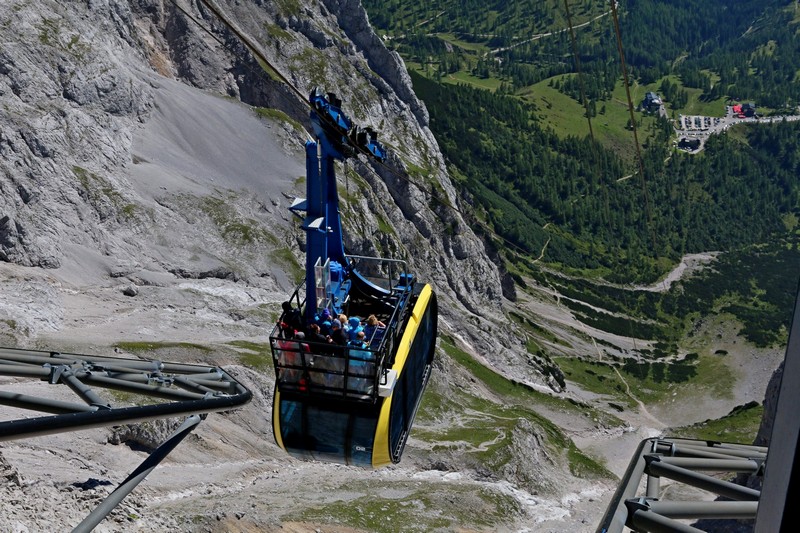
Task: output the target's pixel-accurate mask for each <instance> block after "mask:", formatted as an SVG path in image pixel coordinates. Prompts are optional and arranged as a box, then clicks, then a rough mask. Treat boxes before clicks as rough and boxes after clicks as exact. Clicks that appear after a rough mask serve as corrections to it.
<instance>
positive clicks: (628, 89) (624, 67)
mask: <svg viewBox="0 0 800 533" xmlns="http://www.w3.org/2000/svg"><path fill="white" fill-rule="evenodd" d="M611 17H612V19H613V20H614V33H615V34H616V37H617V50H618V51H619V60H620V63H621V64H622V79H623V84H624V85H625V94H626V95H627V97H628V112H629V113H630V118H631V129H632V130H633V140H634V144H635V145H636V159H637V160H638V162H639V173H640V175H641V177H642V197H643V199H644V206H645V211H646V212H647V221H648V224H649V226H650V236H651V238H652V240H653V253H656V234H655V228H654V224H653V212H652V211H651V209H650V198H649V197H648V195H647V183H646V181H645V176H644V159H643V158H642V148H641V146H640V145H639V134H638V133H637V130H636V117H635V116H634V114H633V100H632V99H631V87H630V81H629V78H628V67H627V65H626V64H625V51H624V50H623V47H622V34H621V33H620V30H619V17H618V16H617V1H616V0H611Z"/></svg>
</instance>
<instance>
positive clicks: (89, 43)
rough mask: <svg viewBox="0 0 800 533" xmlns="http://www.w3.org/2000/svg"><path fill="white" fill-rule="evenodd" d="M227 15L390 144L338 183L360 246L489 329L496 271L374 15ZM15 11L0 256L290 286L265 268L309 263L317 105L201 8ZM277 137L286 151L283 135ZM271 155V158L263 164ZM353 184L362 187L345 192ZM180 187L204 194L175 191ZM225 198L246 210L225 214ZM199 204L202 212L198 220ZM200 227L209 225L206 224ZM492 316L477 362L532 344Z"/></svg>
mask: <svg viewBox="0 0 800 533" xmlns="http://www.w3.org/2000/svg"><path fill="white" fill-rule="evenodd" d="M219 7H220V8H222V9H223V11H225V12H226V13H228V15H229V16H230V18H232V19H233V20H234V21H236V22H237V24H238V25H239V26H240V27H241V29H242V31H243V32H245V33H246V34H247V35H248V36H250V37H251V38H252V39H253V40H254V41H255V42H256V43H258V46H259V47H260V48H261V49H262V50H263V52H264V54H265V55H266V57H268V58H269V59H270V61H271V62H272V64H273V65H274V66H275V67H276V68H277V69H278V70H280V71H281V72H282V73H283V74H284V75H285V76H286V77H287V78H288V79H289V81H290V82H291V83H292V85H294V87H296V88H297V89H298V90H299V91H300V92H301V93H304V94H305V93H307V92H309V91H310V89H311V88H312V87H314V86H323V87H325V88H326V89H328V90H332V91H334V92H336V93H337V94H339V95H340V96H341V98H342V99H343V100H344V102H345V104H344V107H345V109H346V110H347V111H348V112H349V113H350V114H351V116H352V117H353V118H354V119H355V120H356V121H358V122H359V123H361V124H363V125H371V126H373V127H375V128H376V129H378V130H379V131H380V133H381V135H382V140H383V141H384V142H385V143H386V144H387V145H388V146H389V147H390V148H391V157H390V161H389V163H390V164H389V166H381V167H376V166H374V165H371V164H368V163H365V162H362V161H353V162H351V163H348V166H347V170H346V172H345V171H340V174H341V175H342V182H343V184H344V185H345V186H348V185H350V186H352V188H353V190H354V194H350V195H346V197H347V199H348V204H347V205H346V206H344V209H345V210H346V215H347V216H346V220H345V223H346V224H347V228H346V230H347V235H348V241H347V245H348V247H349V249H350V250H351V252H352V253H359V254H367V255H391V256H394V257H403V258H405V259H407V260H408V261H409V262H410V263H411V265H412V267H413V268H414V269H415V270H416V271H417V272H418V274H419V276H420V278H422V279H425V280H426V281H429V282H431V283H432V284H434V286H435V287H436V290H437V291H438V292H439V294H440V295H441V296H442V297H444V298H445V301H446V302H448V301H450V302H452V303H453V304H454V305H449V304H447V305H444V306H443V308H444V310H445V311H444V314H445V319H446V320H445V322H444V323H445V324H451V325H452V326H451V327H453V328H458V324H460V323H463V320H462V319H461V318H460V317H463V316H467V315H470V316H475V317H477V318H478V319H480V320H481V321H482V322H485V321H486V320H487V319H488V320H489V321H490V322H492V317H493V316H495V315H497V314H498V310H499V308H500V303H501V300H502V298H503V289H502V285H501V275H502V274H501V272H500V271H499V270H498V267H497V265H496V264H495V262H494V261H492V260H491V259H490V258H489V257H488V256H487V253H486V250H485V247H484V244H483V243H482V242H481V240H480V239H479V238H477V237H476V236H475V234H474V233H473V231H472V230H471V229H470V228H469V227H468V225H467V223H466V222H465V220H464V219H463V217H462V215H461V214H460V212H459V211H458V210H457V209H453V207H455V208H457V206H458V198H457V196H456V193H455V190H454V188H453V186H452V184H451V182H450V180H449V178H448V176H447V173H446V170H445V167H444V163H443V160H442V156H441V154H440V152H439V150H438V148H437V144H436V140H435V139H434V137H433V135H432V134H431V132H430V130H429V129H428V127H427V119H428V116H427V112H426V110H425V107H424V105H423V104H422V103H421V102H420V101H419V100H418V99H417V98H416V96H415V95H414V93H413V91H412V89H411V85H410V80H409V77H408V75H407V73H406V71H405V69H404V66H403V64H402V62H401V60H400V59H399V56H397V54H395V53H393V52H390V51H388V50H387V49H386V48H385V47H384V46H383V45H382V43H381V41H380V39H379V38H378V37H377V35H376V34H375V33H374V32H373V31H372V29H371V28H370V26H369V24H368V20H367V16H366V13H365V11H364V10H363V8H362V7H361V5H360V3H359V2H358V1H333V0H331V1H326V2H323V3H316V2H309V3H305V2H288V1H287V2H229V3H226V2H220V6H219ZM4 11H5V13H4V14H3V15H4V24H5V27H4V33H5V34H6V42H13V43H15V44H14V45H13V46H8V47H4V48H3V50H2V52H0V74H2V77H0V95H2V98H3V119H2V121H0V154H2V157H3V159H2V161H1V162H0V169H2V179H0V259H2V260H3V261H7V262H10V263H14V264H19V265H24V266H38V267H43V268H48V269H58V268H59V267H65V266H67V267H68V266H70V265H72V264H75V263H76V262H77V263H78V264H79V263H80V262H81V259H82V258H85V254H84V252H87V253H89V254H98V256H99V257H98V260H99V261H100V262H101V263H103V264H104V265H105V267H104V268H106V269H108V270H109V271H110V270H115V271H116V272H118V273H119V272H122V273H123V274H129V273H130V272H125V271H126V270H129V271H131V272H133V271H134V270H136V269H137V268H140V267H142V266H147V268H148V269H149V270H154V271H166V272H171V273H174V274H176V275H181V276H184V277H185V276H190V277H191V276H194V277H197V276H205V275H211V274H210V273H212V274H213V275H215V276H218V277H219V276H221V277H232V278H237V279H240V278H241V279H247V280H253V279H262V280H263V278H264V277H268V278H271V279H277V280H278V281H284V283H279V284H278V285H280V288H282V289H285V288H288V285H290V284H287V283H285V281H287V279H288V277H291V275H289V276H288V277H287V276H286V275H285V273H283V274H280V273H276V271H277V270H281V268H275V265H274V264H271V263H274V261H273V262H270V261H269V260H268V258H265V257H261V258H260V259H259V258H258V256H259V255H260V254H265V255H266V254H268V253H269V252H274V251H275V250H276V248H278V247H283V246H289V247H290V248H291V249H292V250H293V251H294V253H295V255H299V253H300V251H299V250H298V249H297V247H296V245H295V244H294V242H296V241H298V240H301V239H299V238H298V235H297V234H296V232H295V230H294V229H293V227H292V226H293V224H291V223H289V224H287V220H286V217H285V216H284V215H283V214H282V213H280V212H279V211H280V209H282V207H283V206H284V205H286V203H287V200H286V197H287V196H291V195H292V194H294V193H297V192H301V191H298V190H297V187H296V186H295V183H294V181H295V179H296V178H297V177H298V176H300V175H302V174H303V171H302V168H298V162H299V163H300V164H302V159H300V158H299V157H298V155H299V154H300V152H299V148H300V147H301V146H302V143H303V137H304V136H305V134H304V132H303V131H302V130H299V129H298V128H297V127H293V126H291V124H292V123H293V121H296V122H297V123H300V124H306V123H307V114H308V110H307V108H306V107H305V106H304V105H303V104H302V102H301V101H300V100H299V98H298V97H297V96H296V95H295V94H293V93H292V91H291V90H289V89H288V87H287V86H286V85H285V84H283V83H281V82H280V81H277V80H276V78H275V76H274V75H273V76H270V75H268V74H267V73H265V71H264V69H263V68H261V66H260V65H259V63H258V61H256V60H255V59H254V58H253V56H252V55H251V54H250V53H249V52H248V51H247V49H246V48H244V47H243V46H242V45H241V43H240V42H238V40H237V39H235V37H234V36H233V35H232V34H231V33H230V32H229V31H228V30H227V29H226V28H225V27H224V26H223V25H222V24H221V23H220V22H219V21H218V20H217V19H216V18H215V17H214V16H213V15H212V14H210V13H209V12H208V10H207V9H205V8H204V7H203V6H201V5H199V4H196V5H195V4H193V5H191V9H190V11H189V13H190V14H191V15H187V14H184V13H182V12H181V11H179V10H177V9H176V8H175V6H174V5H173V4H172V3H171V2H168V1H159V0H139V1H136V2H123V1H89V2H78V1H75V2H68V3H58V2H47V1H45V2H36V3H34V2H22V1H20V2H13V3H12V5H9V6H6V8H5V9H4ZM190 16H191V17H194V18H195V20H194V21H193V20H191V19H190ZM206 30H208V32H207V31H206ZM220 43H224V45H223V44H220ZM175 81H178V82H179V83H178V84H176V83H175ZM185 87H194V88H197V89H201V90H204V91H206V92H207V93H208V94H217V95H219V98H221V97H222V96H224V95H227V96H230V97H233V98H235V99H240V100H241V101H243V102H245V103H246V104H249V105H252V106H257V107H269V108H273V109H278V110H280V111H282V113H284V114H285V115H282V116H284V118H286V117H288V119H287V120H283V119H278V120H277V122H276V123H275V126H276V128H277V129H272V126H271V125H270V126H269V129H272V132H269V131H266V130H265V127H264V124H263V122H261V127H259V126H257V125H256V126H250V124H253V123H256V124H257V123H258V122H259V121H257V120H255V117H254V116H248V117H247V118H245V117H244V116H242V117H240V118H241V121H240V122H239V123H237V124H236V125H234V126H230V125H225V126H223V125H222V124H221V122H223V121H225V120H226V119H229V118H230V117H229V116H226V115H229V114H230V112H228V111H219V112H215V111H213V110H215V109H218V108H221V107H222V102H212V101H211V100H213V98H212V99H210V98H208V97H205V96H198V97H197V98H199V99H200V100H202V102H201V101H199V100H198V101H197V102H194V103H192V104H189V102H191V101H192V99H193V98H194V96H190V93H189V92H186V89H185ZM192 94H195V93H192ZM239 113H246V110H243V109H239ZM206 114H208V115H209V116H205V117H204V115H206ZM215 124H217V125H219V128H223V127H227V128H231V127H233V128H235V129H238V131H232V132H230V133H232V134H233V135H234V137H225V138H222V139H220V138H216V139H215V138H201V135H200V133H199V132H200V131H201V128H208V126H212V127H213V125H215ZM276 131H277V132H278V134H277V136H278V137H279V140H278V141H277V142H271V141H270V139H271V138H274V137H276V135H275V134H274V133H273V132H276ZM215 133H217V134H219V133H220V132H219V131H217V132H215ZM263 143H266V144H268V145H269V144H272V145H273V146H272V147H271V148H270V150H267V151H266V153H265V150H264V149H263V148H261V147H260V144H263ZM276 160H280V162H276ZM353 171H355V172H356V173H357V174H358V176H356V175H355V174H353V175H352V183H350V178H349V177H348V176H350V173H352V172H353ZM159 173H160V174H159ZM165 176H168V177H169V178H170V179H165ZM172 178H175V179H172ZM160 180H163V181H164V182H169V183H162V184H158V182H159V181H160ZM176 180H177V181H181V180H183V181H186V180H189V181H191V180H194V181H193V183H191V184H188V183H184V185H185V187H184V186H176V187H173V186H172V184H173V183H174V182H175V181H176ZM215 180H216V181H215ZM223 189H227V190H225V191H224V192H223ZM230 191H235V193H234V194H235V195H236V200H237V201H236V202H230V201H224V200H225V198H224V196H225V194H227V193H229V192H230ZM349 192H350V191H349ZM434 194H435V195H436V197H437V198H440V199H441V200H442V201H438V202H437V201H436V200H435V199H434V198H433V197H432V196H433V195H434ZM214 198H216V200H214ZM218 201H222V204H220V205H216V204H217V203H219V202H218ZM198 207H199V211H200V212H201V213H203V212H204V213H205V214H206V215H207V216H206V217H200V218H198V217H196V216H193V215H189V214H188V213H190V212H191V211H198ZM220 209H221V210H223V211H225V212H224V213H219V212H212V211H215V210H217V211H219V210H220ZM225 218H227V219H233V220H234V222H231V223H235V221H236V220H238V221H239V223H241V221H242V220H244V221H246V222H247V223H252V224H254V227H253V229H254V230H257V231H255V233H252V232H251V234H248V235H245V236H244V237H242V236H241V235H240V236H239V237H240V238H239V239H238V242H236V239H230V238H226V237H230V236H231V232H230V228H229V229H228V230H226V229H225V227H224V226H226V224H227V225H230V224H229V222H230V220H223V219H225ZM206 222H210V225H211V226H212V227H209V228H204V229H200V228H199V226H198V224H201V223H206ZM213 226H215V227H213ZM220 226H223V227H220ZM165 228H170V231H169V232H166V231H164V229H165ZM176 230H177V231H176ZM220 230H221V231H220ZM259 232H263V234H264V235H267V234H270V235H273V236H276V235H280V236H285V235H289V234H292V233H293V232H295V233H294V238H292V239H287V238H281V239H279V243H278V245H276V244H275V243H274V242H273V243H269V242H266V241H267V239H266V237H264V238H261V239H259V238H256V239H253V238H252V237H253V235H256V236H258V235H260V233H259ZM153 240H155V241H159V240H160V241H161V242H160V245H159V246H156V247H154V246H151V243H152V241H153ZM272 240H273V241H274V239H272ZM186 242H192V243H193V244H194V247H195V248H199V249H201V251H200V252H199V253H198V251H197V250H194V251H192V250H189V249H188V248H187V246H186V245H185V243H186ZM242 248H246V249H247V254H246V255H247V256H248V257H247V259H246V260H241V254H240V251H241V249H242ZM209 250H214V253H210V252H209ZM167 251H168V252H169V253H163V252H167ZM232 256H233V257H237V258H238V259H237V260H236V261H233V260H232ZM192 258H195V259H192ZM234 263H235V264H234ZM283 270H285V268H284V269H283ZM267 273H269V275H268V276H265V274H267ZM276 288H277V286H276ZM495 322H496V323H495V329H496V331H495V332H494V333H493V334H492V337H491V339H490V338H489V337H487V336H485V335H481V334H480V333H479V330H481V329H487V328H475V327H474V326H473V327H469V328H465V329H466V331H467V335H466V338H469V339H470V340H471V341H472V342H473V343H474V345H475V348H476V349H477V350H479V351H485V350H487V348H489V347H490V346H492V345H494V344H497V343H502V344H505V345H507V348H510V349H512V350H513V349H516V348H519V347H520V343H519V342H516V341H515V340H514V336H513V333H512V332H511V331H510V330H509V329H508V328H506V327H504V326H503V325H502V323H501V322H500V321H495ZM459 329H460V328H459Z"/></svg>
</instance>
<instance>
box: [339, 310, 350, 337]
mask: <svg viewBox="0 0 800 533" xmlns="http://www.w3.org/2000/svg"><path fill="white" fill-rule="evenodd" d="M336 318H338V319H339V322H341V323H342V331H344V332H345V333H347V332H348V331H350V325H349V324H348V323H347V315H346V314H344V313H339V316H338V317H336ZM348 340H349V338H348Z"/></svg>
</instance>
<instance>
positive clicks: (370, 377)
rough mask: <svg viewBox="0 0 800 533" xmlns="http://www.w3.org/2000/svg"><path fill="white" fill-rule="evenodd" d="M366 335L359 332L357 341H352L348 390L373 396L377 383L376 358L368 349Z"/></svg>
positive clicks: (350, 344) (349, 357)
mask: <svg viewBox="0 0 800 533" xmlns="http://www.w3.org/2000/svg"><path fill="white" fill-rule="evenodd" d="M365 340H366V335H365V334H364V332H363V331H359V332H358V334H357V335H356V340H353V341H350V342H349V343H348V346H349V347H350V348H349V350H348V352H349V354H348V359H349V370H348V372H347V375H348V386H347V388H348V390H350V391H355V392H357V393H361V394H372V391H373V383H374V381H375V376H374V374H375V362H374V360H375V357H374V354H373V353H372V352H371V351H369V350H368V349H366V348H367V343H366V342H365Z"/></svg>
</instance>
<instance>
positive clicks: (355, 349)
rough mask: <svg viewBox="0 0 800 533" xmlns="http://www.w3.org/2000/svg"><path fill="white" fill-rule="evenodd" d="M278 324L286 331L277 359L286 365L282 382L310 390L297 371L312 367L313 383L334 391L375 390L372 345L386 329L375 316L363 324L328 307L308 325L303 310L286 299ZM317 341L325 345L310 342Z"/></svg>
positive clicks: (374, 346) (379, 339)
mask: <svg viewBox="0 0 800 533" xmlns="http://www.w3.org/2000/svg"><path fill="white" fill-rule="evenodd" d="M279 326H280V329H281V332H282V334H283V335H282V337H283V338H282V339H280V340H278V341H277V346H278V347H279V348H280V350H279V351H278V358H279V359H278V360H279V363H280V365H281V366H282V367H283V368H282V369H281V370H280V374H279V377H280V379H281V381H283V382H291V383H297V384H298V385H299V386H300V390H301V391H302V390H307V389H306V388H305V387H306V383H307V382H306V381H305V380H304V378H302V375H301V373H300V372H299V371H298V370H299V368H301V367H305V368H308V369H309V370H311V369H312V368H313V371H312V372H311V373H310V375H309V376H308V379H310V381H311V383H314V384H318V385H323V386H324V387H325V388H328V389H332V390H342V389H346V390H347V391H348V392H349V393H366V394H371V393H372V390H373V388H372V381H373V378H372V377H371V376H373V373H374V372H375V354H374V353H373V352H372V351H371V350H370V347H371V348H372V349H377V347H378V346H379V345H380V342H381V339H382V338H383V336H384V333H385V332H386V324H384V323H383V322H381V321H380V320H378V318H377V317H376V316H375V315H370V316H369V318H367V320H366V323H364V324H362V323H361V320H359V319H358V317H350V318H349V319H348V318H347V316H346V315H344V314H340V315H338V316H336V317H334V316H332V315H331V313H330V311H329V310H328V309H323V311H322V312H321V313H320V314H319V315H317V316H316V317H315V318H314V321H313V322H311V323H310V324H308V325H307V326H305V325H304V321H303V317H302V314H301V312H300V310H299V309H294V308H292V305H291V304H290V303H289V302H284V303H283V315H282V316H281V322H280V324H279ZM315 343H318V344H322V345H326V346H324V347H323V346H317V347H315V348H312V347H311V346H310V345H312V344H315ZM345 347H346V348H345ZM312 353H313V355H312ZM306 354H307V355H306ZM345 355H346V357H345ZM309 358H310V359H309ZM303 361H306V362H303ZM345 376H347V382H345Z"/></svg>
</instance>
